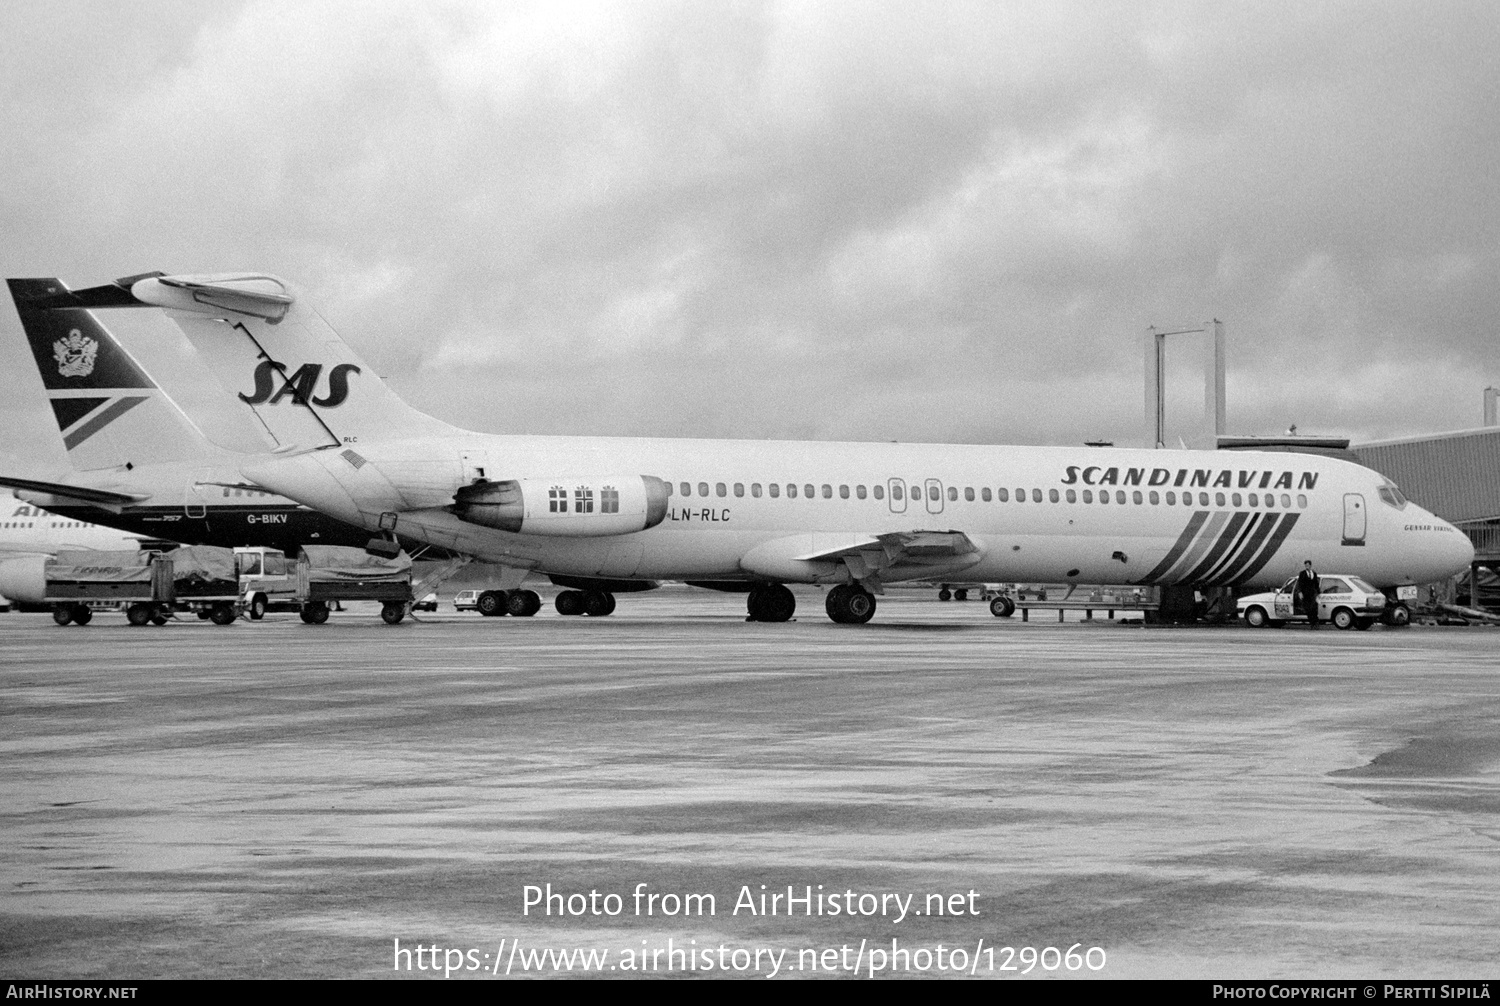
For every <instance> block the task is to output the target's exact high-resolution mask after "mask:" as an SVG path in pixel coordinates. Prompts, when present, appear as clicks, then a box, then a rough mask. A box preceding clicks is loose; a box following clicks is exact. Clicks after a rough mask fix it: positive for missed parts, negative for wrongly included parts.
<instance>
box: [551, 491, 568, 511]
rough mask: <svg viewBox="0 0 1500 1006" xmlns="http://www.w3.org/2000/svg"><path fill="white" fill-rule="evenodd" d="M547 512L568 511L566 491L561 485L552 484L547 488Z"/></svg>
mask: <svg viewBox="0 0 1500 1006" xmlns="http://www.w3.org/2000/svg"><path fill="white" fill-rule="evenodd" d="M547 512H548V513H567V512H568V491H567V490H566V489H564V488H563V487H562V486H553V487H552V488H551V489H548V490H547Z"/></svg>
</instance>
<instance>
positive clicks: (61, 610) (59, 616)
mask: <svg viewBox="0 0 1500 1006" xmlns="http://www.w3.org/2000/svg"><path fill="white" fill-rule="evenodd" d="M52 620H53V621H54V622H56V623H57V624H58V625H67V624H68V623H69V622H71V621H73V609H72V608H70V607H68V606H67V605H66V604H59V605H58V606H57V607H55V608H53V609H52Z"/></svg>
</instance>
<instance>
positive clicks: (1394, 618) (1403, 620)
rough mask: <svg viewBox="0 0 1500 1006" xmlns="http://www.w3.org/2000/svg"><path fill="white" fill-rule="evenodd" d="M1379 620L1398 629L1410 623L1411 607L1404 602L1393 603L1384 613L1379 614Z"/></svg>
mask: <svg viewBox="0 0 1500 1006" xmlns="http://www.w3.org/2000/svg"><path fill="white" fill-rule="evenodd" d="M1380 620H1381V621H1382V622H1384V623H1385V624H1386V625H1392V626H1395V627H1396V628H1398V629H1399V628H1401V627H1402V626H1405V625H1410V624H1411V609H1410V608H1408V607H1407V606H1406V605H1404V604H1396V605H1393V606H1392V607H1390V608H1387V609H1386V612H1385V614H1384V615H1382V616H1380Z"/></svg>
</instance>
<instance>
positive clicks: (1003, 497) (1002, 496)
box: [995, 489, 1010, 503]
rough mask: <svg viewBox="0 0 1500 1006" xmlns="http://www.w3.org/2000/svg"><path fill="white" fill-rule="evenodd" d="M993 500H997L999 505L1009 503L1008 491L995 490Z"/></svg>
mask: <svg viewBox="0 0 1500 1006" xmlns="http://www.w3.org/2000/svg"><path fill="white" fill-rule="evenodd" d="M995 498H996V499H998V500H999V501H1000V502H1001V503H1009V502H1010V490H1009V489H997V490H995Z"/></svg>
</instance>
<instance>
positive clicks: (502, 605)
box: [474, 590, 509, 618]
mask: <svg viewBox="0 0 1500 1006" xmlns="http://www.w3.org/2000/svg"><path fill="white" fill-rule="evenodd" d="M474 603H475V606H476V607H478V608H479V613H480V614H481V615H485V616H487V617H489V618H494V617H495V616H496V615H503V614H505V609H506V606H507V604H508V603H509V595H508V594H506V592H505V591H503V590H487V591H485V592H484V593H483V594H480V595H479V600H477V601H476V602H474Z"/></svg>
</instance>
